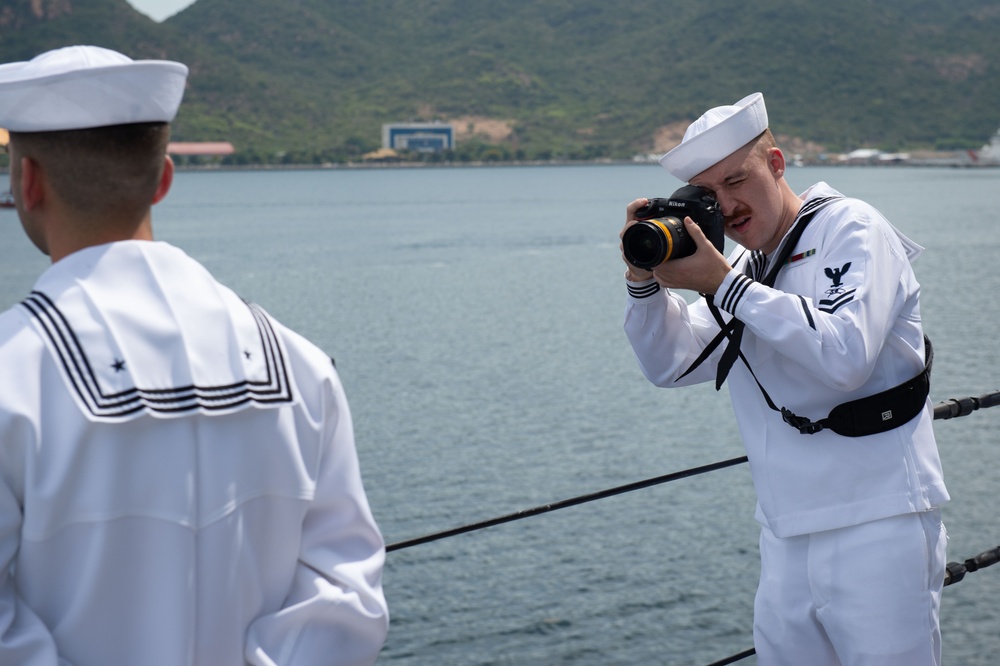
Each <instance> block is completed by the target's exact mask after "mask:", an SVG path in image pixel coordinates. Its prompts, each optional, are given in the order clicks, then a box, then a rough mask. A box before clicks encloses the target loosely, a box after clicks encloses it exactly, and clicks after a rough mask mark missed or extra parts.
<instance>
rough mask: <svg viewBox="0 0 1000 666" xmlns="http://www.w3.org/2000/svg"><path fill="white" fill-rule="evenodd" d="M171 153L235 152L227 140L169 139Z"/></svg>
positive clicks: (208, 153) (230, 153) (226, 153)
mask: <svg viewBox="0 0 1000 666" xmlns="http://www.w3.org/2000/svg"><path fill="white" fill-rule="evenodd" d="M167 152H168V153H170V154H171V155H232V154H233V153H234V152H236V149H235V148H233V144H231V143H229V142H228V141H171V142H170V143H168V144H167Z"/></svg>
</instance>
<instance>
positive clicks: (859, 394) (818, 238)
mask: <svg viewBox="0 0 1000 666" xmlns="http://www.w3.org/2000/svg"><path fill="white" fill-rule="evenodd" d="M828 197H832V198H833V199H832V200H831V201H830V202H828V203H826V204H825V205H824V206H822V207H821V208H819V210H818V211H817V212H816V213H815V216H814V218H813V219H812V221H811V222H810V223H809V225H808V226H807V227H806V228H805V230H804V232H803V235H802V237H801V238H800V240H799V242H798V243H797V244H796V246H795V248H794V250H793V254H792V256H791V257H790V259H789V260H788V263H787V265H786V266H785V267H784V268H783V269H782V270H781V272H780V273H779V274H778V276H777V280H776V282H775V286H774V288H770V287H767V286H765V285H763V284H760V283H759V282H757V281H756V279H754V278H757V279H759V277H760V276H761V275H763V273H764V271H763V270H762V269H763V262H764V259H765V258H764V257H763V255H761V254H760V253H759V252H754V253H751V252H747V251H745V250H744V249H742V248H737V249H736V250H735V251H734V253H733V254H732V256H731V257H730V265H732V266H733V270H732V271H730V273H729V275H728V276H727V277H726V279H725V280H724V282H723V283H722V285H721V286H720V288H719V290H718V292H717V293H716V294H714V299H713V300H714V302H715V304H716V305H717V306H718V307H719V308H721V309H722V310H724V311H726V312H728V313H730V314H732V315H735V316H736V317H737V318H738V319H739V320H741V321H742V322H744V324H745V326H746V328H745V332H744V335H743V341H742V346H741V351H742V353H743V355H744V356H745V358H746V360H747V362H748V363H749V366H750V367H751V368H752V369H753V372H754V373H755V374H756V377H757V380H759V381H760V384H761V385H762V386H763V387H764V388H765V389H766V391H767V392H768V394H770V396H771V398H772V399H773V402H774V403H775V404H776V406H778V407H787V408H788V409H790V410H791V411H792V412H794V413H795V414H798V415H801V416H805V417H808V418H810V419H812V420H818V419H820V418H823V417H826V416H827V414H828V413H829V412H830V410H831V409H832V408H833V407H835V406H836V405H838V404H841V403H844V402H847V401H850V400H854V399H857V398H863V397H867V396H870V395H874V394H876V393H879V392H881V391H884V390H886V389H889V388H892V387H894V386H896V385H898V384H900V383H902V382H904V381H906V380H908V379H910V378H912V377H914V376H915V375H917V374H918V373H919V372H920V371H921V369H922V368H923V367H924V341H923V332H922V327H921V322H920V310H919V303H918V294H919V285H918V284H917V281H916V279H915V277H914V274H913V271H912V268H911V266H910V260H911V259H912V258H915V257H916V255H917V254H919V252H920V250H921V248H920V247H919V246H917V245H915V244H914V243H912V242H911V241H909V240H908V239H906V238H905V237H904V236H903V235H902V234H900V233H899V232H898V231H897V230H896V229H895V228H894V227H893V226H892V225H891V224H890V223H889V222H888V221H887V220H886V219H885V218H884V217H883V216H882V215H881V214H879V213H878V211H876V210H875V209H874V208H872V207H871V206H869V205H868V204H866V203H864V202H862V201H858V200H855V199H849V198H845V197H843V195H841V194H840V193H838V192H836V191H835V190H833V189H832V188H830V187H829V186H828V185H826V184H825V183H819V184H817V185H814V186H813V187H812V188H810V189H809V190H808V191H807V192H806V193H805V194H803V195H802V198H803V200H804V201H805V204H804V205H803V210H804V211H805V210H807V209H808V208H809V207H810V202H811V201H818V200H820V199H823V198H828ZM775 254H777V253H775ZM772 256H773V255H772ZM751 276H753V277H751ZM628 291H629V296H628V300H627V306H626V313H625V331H626V333H627V335H628V338H629V340H630V342H631V344H632V346H633V349H634V351H635V354H636V357H637V359H638V361H639V365H640V366H641V368H642V370H643V373H644V374H645V375H646V377H647V378H649V380H650V381H651V382H653V383H654V384H656V385H657V386H664V387H669V386H683V385H689V384H693V383H697V382H703V381H708V380H714V379H715V372H716V366H717V364H718V359H719V357H720V356H721V354H722V351H723V350H724V348H725V346H726V345H725V344H722V345H720V346H719V347H718V348H717V349H716V350H715V351H714V352H713V353H712V355H711V356H709V357H708V359H707V360H706V362H704V363H703V364H701V365H700V366H698V367H697V368H696V369H694V370H693V371H691V372H690V374H688V375H686V376H684V377H683V378H682V379H679V378H680V377H681V375H682V374H683V373H684V372H685V370H687V369H688V368H689V367H690V366H691V364H692V363H693V362H694V361H695V359H696V358H697V357H698V355H699V354H700V353H701V352H702V350H703V349H704V348H705V346H706V345H707V344H708V343H709V341H710V340H712V338H714V337H715V336H716V334H717V333H718V332H719V326H718V324H717V323H716V320H715V319H714V318H713V316H712V315H711V314H710V311H709V309H708V306H707V303H706V301H705V299H699V300H698V301H696V302H695V303H692V304H690V305H689V304H687V303H685V301H684V299H682V298H681V297H680V296H679V295H678V294H675V293H672V292H670V291H669V290H666V289H661V288H660V287H659V286H658V285H657V284H656V283H655V282H654V281H653V280H647V281H645V282H638V283H635V282H630V283H629V284H628ZM729 387H730V394H731V396H732V404H733V409H734V411H735V413H736V418H737V423H738V426H739V428H740V432H741V436H742V439H743V442H744V445H745V447H746V450H747V455H748V458H749V461H750V469H751V473H752V477H753V482H754V487H755V490H756V493H757V500H758V504H757V518H758V520H759V521H760V522H761V524H762V525H763V527H764V534H765V535H767V536H768V537H769V538H772V539H773V540H775V541H777V542H778V543H782V542H783V540H787V539H789V538H794V537H800V536H806V537H808V536H809V535H815V534H817V533H821V532H827V531H831V530H839V529H841V528H847V527H851V526H856V525H861V524H864V523H871V522H872V521H879V520H881V519H889V518H892V517H896V516H901V515H907V514H914V516H915V520H916V521H917V522H918V523H919V521H920V520H921V519H920V517H919V516H917V515H916V514H919V512H927V511H930V512H932V513H933V515H937V513H936V508H937V507H939V506H940V505H941V504H942V503H943V502H945V501H947V499H948V493H947V490H946V489H945V485H944V481H943V476H942V470H941V462H940V459H939V456H938V452H937V445H936V443H935V439H934V433H933V430H932V427H931V424H932V418H933V415H932V411H931V406H930V402H929V401H928V402H927V405H926V407H925V409H924V410H923V412H921V413H920V414H919V415H918V416H917V417H915V418H913V419H912V420H910V421H909V422H907V423H905V424H903V425H900V426H899V427H896V428H894V429H892V430H889V431H887V432H883V433H880V434H873V435H867V436H862V437H844V436H841V435H838V434H835V433H833V432H831V431H829V430H824V431H821V432H818V433H816V434H812V435H808V434H802V433H800V432H799V431H798V430H796V429H794V428H792V427H791V426H789V425H788V424H787V423H785V422H784V421H783V419H782V416H781V414H780V413H779V412H777V411H775V410H773V409H771V408H770V407H769V406H768V405H767V403H766V401H765V398H764V396H763V394H762V392H761V390H760V388H759V387H758V385H757V382H756V381H755V380H754V377H753V376H752V375H751V373H750V371H749V370H748V369H747V367H746V365H744V364H743V363H742V362H741V361H739V360H737V362H736V364H735V365H734V367H733V369H732V371H731V372H730V374H729ZM925 522H926V521H925ZM936 525H938V527H936V528H935V527H933V526H931V527H928V528H927V529H928V530H929V531H930V532H931V533H933V534H932V536H931V537H929V538H930V539H931V540H933V541H934V543H935V544H939V545H940V547H941V551H940V552H939V553H937V557H938V559H941V560H942V561H940V562H931V563H929V566H931V568H932V569H931V571H932V573H933V575H934V576H937V573H936V572H937V571H940V575H941V577H943V566H944V562H943V557H944V553H943V542H944V540H943V538H942V537H939V536H938V532H941V528H940V521H939V520H938V521H937V523H936ZM935 530H937V531H935ZM763 538H764V537H762V539H763ZM763 547H764V544H763V543H762V549H763ZM917 555H918V556H919V557H922V558H923V557H924V553H923V552H922V551H921V552H920V553H918V554H917ZM764 557H765V552H764V551H763V550H762V558H764ZM885 559H886V560H887V561H890V562H891V561H892V557H887V558H885ZM932 559H933V558H932ZM764 565H765V566H767V562H766V561H765V562H764ZM851 566H859V567H860V566H868V563H862V562H856V563H851ZM770 573H771V572H765V573H764V574H762V585H763V581H764V580H765V579H766V578H767V577H768V576H769V575H770ZM779 574H780V572H775V573H774V575H775V576H778V575H779ZM941 582H942V580H930V581H929V583H928V585H925V587H929V593H931V592H933V591H934V589H935V588H936V590H937V593H938V594H939V593H940V587H941ZM869 591H871V590H869ZM758 601H760V597H758ZM934 612H935V613H936V605H935V606H934ZM758 615H760V613H758ZM756 621H757V622H762V621H766V618H763V617H757V620H756ZM934 624H935V626H936V622H935V623H934ZM920 626H924V625H923V623H921V625H920ZM883 639H884V636H883ZM839 647H840V646H838V648H839ZM760 652H761V650H760V646H758V653H759V654H760ZM814 656H815V655H814ZM801 657H802V655H801V654H799V655H798V656H796V657H794V658H801ZM765 659H767V660H766V661H761V663H762V664H763V663H785V662H781V661H778V659H779V657H777V656H774V657H773V659H771V658H770V656H769V657H765ZM789 663H794V662H789ZM799 663H810V664H821V663H827V662H824V661H822V660H821V659H820V658H819V657H818V656H816V657H815V660H813V659H812V658H811V659H810V660H806V661H802V662H799ZM829 663H837V662H836V661H832V662H829ZM878 663H883V664H885V663H897V662H892V661H881V662H878ZM899 663H908V664H920V663H932V662H929V661H928V662H924V661H921V660H913V661H907V662H899Z"/></svg>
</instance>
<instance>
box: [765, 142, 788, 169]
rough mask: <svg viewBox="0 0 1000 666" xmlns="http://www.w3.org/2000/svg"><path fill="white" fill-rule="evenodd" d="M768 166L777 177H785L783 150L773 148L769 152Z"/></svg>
mask: <svg viewBox="0 0 1000 666" xmlns="http://www.w3.org/2000/svg"><path fill="white" fill-rule="evenodd" d="M767 164H768V166H770V167H771V173H773V174H774V175H775V176H783V175H785V154H784V153H783V152H781V148H777V147H776V148H771V149H770V150H768V152H767Z"/></svg>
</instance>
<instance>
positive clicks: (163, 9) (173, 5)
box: [128, 0, 195, 21]
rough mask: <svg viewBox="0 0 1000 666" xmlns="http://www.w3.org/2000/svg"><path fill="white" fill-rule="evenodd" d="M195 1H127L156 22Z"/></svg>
mask: <svg viewBox="0 0 1000 666" xmlns="http://www.w3.org/2000/svg"><path fill="white" fill-rule="evenodd" d="M194 1H195V0H128V3H129V4H130V5H132V6H133V7H135V8H136V9H138V10H139V11H140V12H142V13H143V14H145V15H146V16H149V17H151V18H153V19H154V20H157V21H162V20H163V19H165V18H167V17H168V16H173V15H174V14H176V13H177V12H179V11H180V10H182V9H184V8H185V7H187V6H188V5H190V4H193V3H194Z"/></svg>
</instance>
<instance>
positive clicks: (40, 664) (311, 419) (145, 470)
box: [0, 46, 388, 666]
mask: <svg viewBox="0 0 1000 666" xmlns="http://www.w3.org/2000/svg"><path fill="white" fill-rule="evenodd" d="M186 77H187V67H185V66H184V65H182V64H180V63H175V62H167V61H158V60H156V61H149V60H147V61H133V60H131V59H130V58H128V57H126V56H124V55H122V54H120V53H117V52H114V51H110V50H107V49H103V48H98V47H92V46H73V47H67V48H64V49H57V50H55V51H50V52H47V53H44V54H42V55H40V56H38V57H36V58H35V59H33V60H31V61H29V62H18V63H11V64H7V65H2V66H0V126H3V127H6V128H8V129H9V130H10V146H9V147H10V159H11V184H12V189H13V193H14V199H15V202H16V207H17V211H18V214H19V217H20V218H21V222H22V224H23V226H24V229H25V231H26V233H27V235H28V237H29V238H30V239H31V240H32V242H34V244H35V245H36V246H37V247H38V248H39V249H40V250H42V252H44V253H46V254H48V255H49V256H50V257H51V259H52V262H53V263H52V266H51V267H50V268H48V269H47V270H46V271H45V272H44V273H43V274H42V276H41V277H40V278H39V279H38V282H37V283H36V285H35V288H34V291H33V292H32V293H31V295H30V296H28V297H27V298H26V299H25V300H24V301H23V302H22V303H21V304H19V305H17V306H15V307H13V308H11V309H10V310H8V311H6V312H4V313H3V314H2V315H0V367H2V368H3V372H4V375H3V378H4V381H3V384H2V385H0V664H19V665H20V666H56V665H57V664H73V665H74V666H116V665H126V664H127V665H135V664H142V665H143V666H182V665H183V666H190V665H204V666H209V665H210V666H227V665H233V666H235V665H236V664H256V665H261V666H265V665H267V666H275V665H280V666H292V665H296V664H299V665H310V666H311V665H315V664H324V665H337V664H342V665H346V664H351V665H357V664H371V663H373V662H374V661H375V659H376V656H377V654H378V652H379V650H380V649H381V647H382V645H383V643H384V641H385V637H386V632H387V629H388V612H387V609H386V602H385V597H384V595H383V592H382V582H381V576H382V566H383V563H384V558H385V549H384V545H383V541H382V537H381V534H380V533H379V530H378V528H377V526H376V524H375V521H374V519H373V517H372V514H371V511H370V509H369V505H368V501H367V499H366V496H365V492H364V488H363V486H362V481H361V475H360V470H359V465H358V459H357V454H356V451H355V444H354V434H353V427H352V423H351V416H350V411H349V409H348V405H347V401H346V398H345V396H344V390H343V387H342V385H341V383H340V380H339V377H338V375H337V372H336V370H335V369H334V368H333V365H332V363H331V361H330V358H329V357H328V356H327V355H326V354H324V353H323V352H322V351H320V350H319V349H318V348H316V347H315V346H314V345H312V344H311V343H309V342H308V341H306V340H305V339H303V338H302V337H300V336H299V335H297V334H295V333H294V332H293V331H291V330H289V329H287V328H285V327H284V326H282V325H281V324H280V323H278V322H277V321H275V320H273V319H272V318H271V317H270V316H268V315H267V313H265V312H264V311H263V310H262V309H261V308H259V307H257V306H256V305H254V304H252V303H249V302H246V301H243V300H242V299H240V298H239V297H237V296H236V295H235V294H234V293H233V292H232V291H231V290H229V289H228V288H226V287H225V286H223V285H222V284H220V283H218V282H217V281H215V280H214V279H213V277H212V276H211V275H210V274H209V273H208V271H207V270H206V269H205V268H204V267H202V266H201V265H200V264H198V263H197V262H195V261H194V260H193V259H191V258H190V257H188V256H187V255H186V254H184V253H183V252H182V251H181V250H179V249H177V248H175V247H173V246H171V245H168V244H166V243H163V242H158V241H154V240H153V233H152V222H151V212H150V209H151V206H152V204H154V203H156V202H158V201H160V200H161V199H162V198H163V197H164V196H165V195H166V194H167V191H168V189H169V188H170V184H171V180H172V176H173V164H172V162H171V160H170V158H169V157H167V155H166V145H167V139H168V137H169V125H168V123H169V122H170V121H171V120H172V119H173V118H174V116H175V114H176V112H177V108H178V105H179V104H180V101H181V97H182V94H183V91H184V86H185V81H186Z"/></svg>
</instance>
